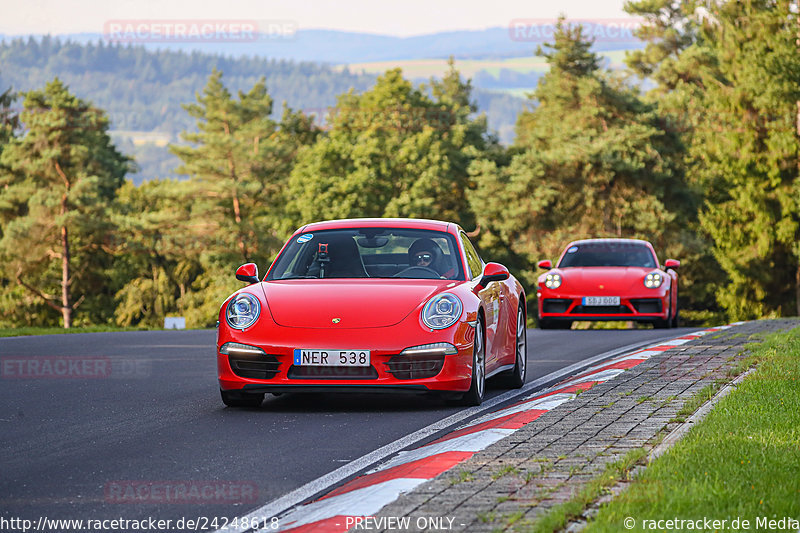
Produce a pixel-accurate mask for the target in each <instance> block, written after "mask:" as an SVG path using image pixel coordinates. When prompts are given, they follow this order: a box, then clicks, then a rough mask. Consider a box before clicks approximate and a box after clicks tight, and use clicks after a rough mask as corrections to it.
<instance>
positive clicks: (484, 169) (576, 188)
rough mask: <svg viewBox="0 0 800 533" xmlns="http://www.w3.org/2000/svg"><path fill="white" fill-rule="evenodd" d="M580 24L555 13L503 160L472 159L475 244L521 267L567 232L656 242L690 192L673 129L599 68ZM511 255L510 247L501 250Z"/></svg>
mask: <svg viewBox="0 0 800 533" xmlns="http://www.w3.org/2000/svg"><path fill="white" fill-rule="evenodd" d="M590 47H591V41H590V40H589V39H587V38H586V37H585V36H584V33H583V30H582V28H581V27H580V26H575V27H568V26H567V25H565V24H564V22H563V20H562V21H559V24H558V25H557V28H556V32H555V34H554V43H553V44H549V45H546V46H545V48H546V49H545V50H540V51H539V52H540V53H541V54H543V55H544V56H545V57H546V58H547V60H548V63H549V65H550V70H549V72H548V73H547V74H546V75H545V76H544V77H543V78H542V80H541V81H540V83H539V86H538V87H537V89H536V91H535V93H534V94H533V95H532V96H533V98H534V102H532V103H533V104H534V105H535V107H533V108H532V109H531V110H529V111H526V112H523V113H522V114H520V116H519V119H518V123H517V139H518V140H517V142H516V144H515V146H514V147H512V150H511V153H512V154H513V155H512V158H511V160H510V163H509V164H507V165H504V164H502V163H500V164H498V163H497V162H495V161H481V162H478V163H476V164H474V165H473V167H472V169H471V170H472V174H473V177H474V179H475V180H476V183H477V188H476V190H475V191H474V193H473V194H472V195H471V196H470V199H471V201H472V205H473V209H474V210H475V211H476V213H478V221H479V223H480V224H481V226H482V227H484V228H485V229H486V230H487V231H486V232H484V233H483V234H482V235H481V242H482V244H483V246H484V247H492V248H494V249H496V250H498V251H499V250H501V249H502V248H504V247H508V248H510V250H511V251H512V252H513V254H514V255H516V256H518V257H519V258H522V259H523V260H524V265H525V267H527V271H526V272H523V273H522V276H523V277H524V278H527V282H528V283H529V284H532V283H533V282H534V280H535V276H536V275H537V274H538V273H537V272H535V271H534V270H533V269H531V268H530V265H532V264H534V263H535V261H536V260H537V259H544V258H554V257H556V255H557V254H558V253H559V252H560V251H561V250H562V249H563V246H564V245H565V244H566V243H567V242H569V241H570V240H573V239H577V238H588V237H638V238H644V239H647V240H650V241H652V242H653V243H654V245H655V246H656V247H657V248H658V249H660V250H663V249H664V248H665V247H666V246H667V245H668V244H669V243H670V240H671V239H676V240H677V236H673V234H671V233H670V232H669V231H668V230H669V229H671V228H673V229H674V228H676V227H677V226H678V225H679V224H680V221H679V219H678V212H677V211H678V206H679V205H684V206H686V205H691V203H692V198H691V195H689V194H688V190H687V188H686V186H685V185H684V184H683V181H682V176H681V175H680V174H679V173H677V172H676V169H675V165H674V163H673V159H672V154H673V153H674V152H675V151H676V150H679V146H678V143H677V140H676V139H675V137H674V136H673V135H670V134H668V133H665V132H664V131H662V130H661V129H660V128H659V127H658V126H659V116H658V115H657V113H656V111H655V109H654V107H653V106H651V105H648V104H646V103H644V102H643V101H642V100H641V99H640V98H639V97H638V95H637V93H636V92H635V91H634V90H633V89H631V88H629V87H628V86H627V85H626V84H625V83H624V82H623V81H622V80H620V79H617V78H614V77H611V76H610V75H609V74H606V73H604V72H602V71H601V70H600V68H599V65H600V61H599V58H598V57H597V56H596V55H595V54H594V53H592V52H591V51H590ZM509 257H511V258H512V259H513V255H510V256H509Z"/></svg>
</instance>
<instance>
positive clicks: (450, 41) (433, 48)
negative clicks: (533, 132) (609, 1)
mask: <svg viewBox="0 0 800 533" xmlns="http://www.w3.org/2000/svg"><path fill="white" fill-rule="evenodd" d="M515 24H516V25H518V26H519V27H517V26H515ZM550 26H551V25H550ZM588 31H591V34H592V35H593V36H594V37H595V45H594V50H595V51H596V52H607V51H613V50H630V49H634V48H641V47H642V46H643V45H642V44H641V43H640V42H639V41H638V40H636V39H635V38H633V37H632V35H631V34H630V30H629V29H619V28H616V27H614V26H613V23H612V22H608V23H606V24H603V23H602V21H601V22H599V23H598V24H596V25H594V26H593V27H592V28H591V29H590V30H588ZM124 35H125V34H124V33H122V34H116V33H112V32H109V33H107V34H103V33H76V34H69V35H65V36H61V37H62V38H67V39H69V40H71V41H74V42H79V43H90V42H91V43H96V42H98V41H99V40H102V41H103V42H105V43H106V44H113V43H114V40H115V39H116V40H117V42H120V39H119V37H120V36H124ZM547 35H552V27H550V31H548V30H547V29H545V27H544V26H537V25H535V24H533V23H529V22H526V21H524V20H520V21H517V22H515V21H509V26H508V27H497V28H489V29H486V30H463V31H450V32H440V33H434V34H428V35H418V36H413V37H393V36H389V35H376V34H370V33H356V32H345V31H335V30H313V29H309V30H298V31H296V32H294V33H293V34H291V35H290V36H287V37H277V38H276V37H274V36H273V37H269V36H263V37H262V38H260V39H257V40H255V41H253V42H241V41H235V40H229V41H226V40H220V41H215V42H197V41H193V42H157V40H154V41H153V42H150V41H148V40H147V39H143V38H139V39H137V38H132V39H129V40H128V39H122V40H121V42H122V43H123V44H126V43H128V42H130V43H133V44H136V45H141V46H144V47H145V48H147V49H148V50H174V51H183V52H201V53H205V54H215V55H230V56H235V57H243V56H252V57H265V58H271V59H290V60H292V61H312V62H315V63H330V64H336V65H340V64H349V63H365V62H374V61H392V60H407V59H443V58H444V59H446V58H448V57H450V56H453V57H455V58H456V59H500V58H510V57H527V56H532V55H533V54H534V51H535V50H536V47H537V45H539V44H542V42H544V40H545V39H546V37H547Z"/></svg>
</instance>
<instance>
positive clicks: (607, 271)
mask: <svg viewBox="0 0 800 533" xmlns="http://www.w3.org/2000/svg"><path fill="white" fill-rule="evenodd" d="M538 266H539V267H540V268H545V269H547V270H548V271H547V272H546V273H544V274H542V275H540V276H539V279H538V287H537V296H538V308H539V309H538V310H539V327H540V328H542V329H549V328H569V327H571V325H572V323H573V321H578V320H626V321H636V322H645V323H652V324H654V325H655V327H657V328H669V327H677V326H678V320H679V312H678V275H677V273H676V272H675V270H676V269H677V268H678V267H679V266H680V262H679V261H676V260H674V259H667V260H666V261H665V262H664V265H663V266H662V265H660V263H659V262H658V257H657V256H656V253H655V250H654V249H653V246H652V245H651V244H650V243H649V242H647V241H642V240H637V239H587V240H580V241H574V242H571V243H569V244H568V245H567V246H566V248H565V249H564V251H563V252H562V254H561V257H560V258H559V260H558V264H557V266H556V267H555V268H553V264H552V263H551V262H550V261H549V260H545V261H540V262H539V263H538Z"/></svg>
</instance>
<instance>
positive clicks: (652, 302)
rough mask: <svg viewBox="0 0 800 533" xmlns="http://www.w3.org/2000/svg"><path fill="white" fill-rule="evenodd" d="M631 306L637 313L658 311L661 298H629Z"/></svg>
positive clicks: (659, 310)
mask: <svg viewBox="0 0 800 533" xmlns="http://www.w3.org/2000/svg"><path fill="white" fill-rule="evenodd" d="M631 304H632V305H633V308H634V309H636V312H637V313H660V312H661V300H659V299H657V298H642V299H638V300H631Z"/></svg>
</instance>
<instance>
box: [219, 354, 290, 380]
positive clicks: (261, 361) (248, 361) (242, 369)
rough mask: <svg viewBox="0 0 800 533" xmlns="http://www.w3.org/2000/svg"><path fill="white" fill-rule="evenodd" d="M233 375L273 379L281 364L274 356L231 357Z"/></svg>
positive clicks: (229, 359)
mask: <svg viewBox="0 0 800 533" xmlns="http://www.w3.org/2000/svg"><path fill="white" fill-rule="evenodd" d="M228 361H229V362H230V365H231V370H233V373H234V374H236V375H237V376H239V377H242V378H251V379H272V378H274V377H275V374H277V373H278V370H279V369H280V366H281V363H280V361H278V358H277V357H275V356H274V355H229V356H228Z"/></svg>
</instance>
